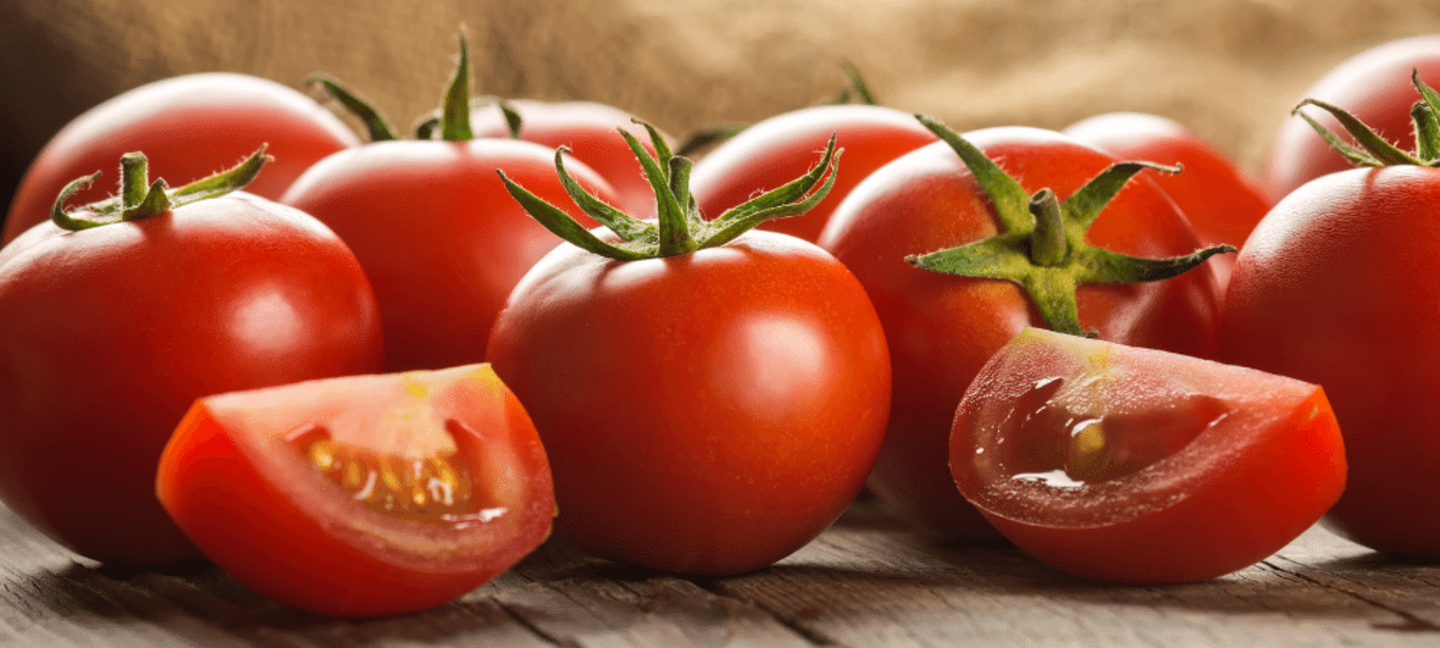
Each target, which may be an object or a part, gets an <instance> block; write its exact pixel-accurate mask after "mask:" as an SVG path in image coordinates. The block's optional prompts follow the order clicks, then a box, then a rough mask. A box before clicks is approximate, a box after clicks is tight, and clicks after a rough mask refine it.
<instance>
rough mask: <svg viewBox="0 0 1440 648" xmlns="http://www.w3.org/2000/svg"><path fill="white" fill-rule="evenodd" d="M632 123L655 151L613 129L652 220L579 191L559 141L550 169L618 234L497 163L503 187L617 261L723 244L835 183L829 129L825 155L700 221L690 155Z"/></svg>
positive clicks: (550, 223) (554, 225)
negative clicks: (632, 161) (652, 206)
mask: <svg viewBox="0 0 1440 648" xmlns="http://www.w3.org/2000/svg"><path fill="white" fill-rule="evenodd" d="M636 123H638V124H640V125H641V126H643V127H644V128H645V130H646V132H647V133H648V134H649V136H650V141H651V146H653V147H654V149H655V153H654V154H651V153H650V152H649V151H647V150H646V148H645V146H644V145H642V144H641V143H640V140H638V139H636V138H635V136H634V135H631V134H630V133H629V132H628V131H626V130H625V129H624V128H617V129H616V130H617V131H618V132H619V133H620V136H621V137H623V138H625V142H626V144H627V145H628V146H629V147H630V150H631V152H633V153H634V154H635V157H636V159H638V160H639V161H640V166H641V167H642V168H643V169H644V172H645V177H646V178H647V179H648V180H649V181H650V187H651V189H653V190H654V191H655V198H656V201H655V202H656V207H657V210H658V211H657V214H658V218H657V220H656V221H655V222H653V223H652V222H647V221H642V220H640V219H637V218H635V217H633V216H630V215H628V214H625V213H624V212H622V211H620V210H618V209H616V208H614V207H612V206H610V205H607V204H605V203H604V202H603V201H601V200H600V199H598V198H596V197H595V196H593V195H591V194H590V193H589V192H587V191H585V189H584V187H581V186H580V184H579V183H578V182H576V181H575V179H574V178H572V177H571V176H570V174H569V173H568V172H566V171H565V164H564V156H563V154H564V153H566V152H568V149H565V148H563V147H562V148H561V149H559V150H557V151H556V153H555V170H556V172H557V173H559V175H560V182H561V184H562V185H563V186H564V187H565V190H566V191H567V192H568V193H569V194H570V197H571V198H572V199H573V200H574V201H575V204H576V206H578V207H579V208H580V209H581V211H583V212H585V213H586V214H588V215H589V216H590V217H591V218H594V219H595V220H596V221H597V222H599V223H601V224H603V225H604V226H605V227H607V228H609V229H610V231H611V232H613V233H614V234H615V235H616V236H617V237H619V239H620V240H619V241H618V242H611V241H606V240H604V239H603V238H601V237H600V236H599V235H597V234H596V233H594V232H591V231H590V230H587V229H585V228H584V227H581V226H580V224H579V223H577V222H575V219H573V218H571V217H570V215H569V214H566V213H565V211H564V210H562V209H560V208H559V207H556V206H554V205H552V204H550V203H549V202H546V201H545V200H544V199H542V198H540V197H539V196H536V195H535V194H533V193H531V192H530V191H529V190H527V189H525V188H524V187H522V186H520V185H519V184H516V183H515V182H514V181H512V180H510V178H509V177H507V176H506V175H505V172H504V171H503V170H497V171H496V172H497V173H498V174H499V175H500V180H501V181H502V182H504V183H505V188H506V190H508V191H509V192H510V195H511V196H513V197H514V198H515V200H516V201H517V202H519V203H520V205H521V206H522V207H524V208H525V211H526V212H528V213H529V214H530V216H531V217H533V218H534V219H535V220H536V221H538V222H539V223H540V224H541V225H544V226H545V228H546V229H548V230H550V231H551V232H552V233H554V234H555V235H556V236H559V237H560V238H562V239H564V240H566V241H568V242H570V243H571V244H573V245H575V246H577V247H579V248H581V249H584V250H587V251H589V252H593V253H595V254H599V255H601V256H605V257H608V258H611V259H616V260H621V261H633V260H637V259H653V258H665V257H674V256H680V255H683V254H688V253H690V252H693V251H695V250H698V249H702V248H708V247H716V246H719V245H724V244H725V243H728V242H730V241H732V240H734V239H735V238H736V237H738V236H740V235H741V234H744V233H745V232H747V231H749V230H751V229H754V228H755V227H756V226H758V225H760V224H761V223H763V222H765V221H768V220H773V219H776V218H786V217H789V216H798V215H800V214H803V213H805V212H806V211H809V210H810V209H811V208H813V207H814V206H815V205H816V204H817V203H819V202H820V201H821V200H823V199H824V198H825V196H826V195H828V194H829V193H830V189H831V187H833V186H834V184H835V173H836V170H837V168H838V165H839V157H840V152H841V151H840V150H837V149H836V148H835V139H836V138H835V135H833V134H832V135H831V136H830V142H829V144H827V145H826V147H825V153H824V157H823V158H822V159H821V160H820V162H819V163H818V164H816V165H815V166H814V167H811V169H810V171H809V172H807V173H806V174H805V175H803V176H801V177H799V178H796V179H795V180H792V181H790V182H788V183H786V184H784V185H782V186H780V187H778V188H776V189H772V190H770V191H767V192H765V193H763V194H760V195H759V196H756V197H754V198H752V199H750V200H748V201H746V202H745V203H743V204H740V205H738V206H736V207H733V208H731V209H729V210H726V211H725V212H724V213H722V214H720V215H719V216H718V217H716V218H715V219H714V220H710V221H707V220H705V219H704V218H703V217H702V216H701V214H700V209H699V207H698V206H697V205H696V203H695V198H694V196H693V195H692V194H691V192H690V168H691V162H690V160H689V159H688V158H685V157H682V156H678V155H675V154H674V153H672V152H671V150H670V147H669V145H668V144H666V143H665V138H664V137H663V136H662V135H661V134H660V132H659V131H658V130H656V129H655V127H654V126H651V125H650V124H647V123H645V122H641V121H639V120H636Z"/></svg>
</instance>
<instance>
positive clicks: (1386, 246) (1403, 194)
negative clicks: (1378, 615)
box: [1220, 167, 1440, 555]
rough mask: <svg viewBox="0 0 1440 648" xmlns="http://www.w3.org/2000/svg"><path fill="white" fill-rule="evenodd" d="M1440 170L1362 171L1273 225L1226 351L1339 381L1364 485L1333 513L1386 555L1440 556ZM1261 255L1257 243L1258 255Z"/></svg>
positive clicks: (1335, 177)
mask: <svg viewBox="0 0 1440 648" xmlns="http://www.w3.org/2000/svg"><path fill="white" fill-rule="evenodd" d="M1437 210H1440V170H1435V169H1426V168H1419V167H1384V168H1380V169H1373V170H1371V169H1352V170H1350V171H1344V172H1340V173H1336V174H1332V175H1328V176H1325V177H1323V178H1320V179H1317V180H1314V181H1312V182H1310V183H1308V184H1306V185H1304V186H1302V187H1300V188H1299V189H1296V190H1295V191H1294V192H1292V193H1291V195H1289V196H1287V197H1286V198H1285V199H1284V200H1281V201H1280V203H1279V204H1277V205H1276V206H1275V209H1274V210H1273V211H1271V213H1270V215H1269V216H1266V218H1265V220H1264V221H1261V223H1260V226H1259V227H1257V228H1256V229H1255V234H1254V235H1253V236H1252V237H1251V243H1250V244H1249V245H1247V246H1246V249H1245V250H1244V251H1242V253H1241V254H1240V257H1239V259H1238V260H1237V262H1236V267H1235V275H1234V277H1233V279H1232V282H1231V286H1232V287H1231V290H1230V293H1229V296H1228V297H1227V299H1226V305H1225V312H1224V316H1223V317H1222V319H1221V324H1220V340H1221V346H1220V349H1221V357H1222V358H1223V359H1224V360H1226V361H1228V362H1234V363H1237V364H1243V365H1247V366H1252V367H1257V368H1260V369H1264V370H1266V371H1272V372H1275V373H1280V374H1284V375H1288V376H1294V377H1297V378H1300V379H1302V380H1307V381H1311V382H1316V383H1319V384H1322V385H1324V386H1325V390H1326V392H1327V393H1329V394H1330V398H1331V400H1332V401H1333V402H1334V404H1335V413H1336V415H1337V416H1338V417H1340V421H1341V423H1342V425H1343V426H1344V429H1345V434H1346V446H1347V451H1348V452H1349V457H1350V465H1351V471H1350V475H1351V476H1350V484H1349V486H1348V487H1347V488H1346V491H1345V494H1344V495H1343V496H1342V497H1341V498H1340V502H1339V503H1338V504H1336V505H1335V509H1334V510H1333V511H1332V512H1331V513H1330V515H1329V516H1327V518H1326V522H1327V524H1328V525H1329V526H1330V527H1331V528H1333V529H1334V530H1336V531H1338V532H1339V533H1340V534H1342V535H1344V536H1346V537H1348V538H1350V539H1352V540H1355V541H1356V542H1359V543H1361V544H1364V545H1366V546H1368V547H1372V548H1375V549H1381V550H1385V551H1394V552H1403V553H1423V554H1430V555H1440V514H1437V512H1440V493H1437V492H1436V490H1435V489H1434V488H1432V487H1431V484H1432V483H1433V481H1434V479H1435V476H1436V475H1440V430H1437V428H1436V427H1435V424H1434V421H1433V419H1434V417H1433V415H1432V412H1431V411H1430V407H1429V406H1430V404H1432V403H1434V402H1436V400H1437V399H1440V382H1437V381H1436V380H1435V369H1434V368H1435V366H1436V363H1440V337H1437V336H1436V335H1435V332H1434V330H1433V329H1432V327H1431V326H1430V325H1429V322H1432V321H1434V319H1433V318H1434V317H1437V316H1440V303H1437V302H1436V300H1434V299H1430V298H1428V297H1423V296H1424V295H1428V294H1431V293H1432V292H1433V291H1435V290H1437V289H1440V286H1437V285H1436V279H1435V278H1436V277H1440V261H1437V260H1436V259H1435V257H1434V254H1433V244H1432V242H1431V241H1432V238H1431V237H1434V236H1440V220H1437V219H1436V218H1434V214H1435V213H1436V212H1437ZM1252 248H1253V249H1252Z"/></svg>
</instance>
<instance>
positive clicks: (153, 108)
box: [0, 72, 360, 242]
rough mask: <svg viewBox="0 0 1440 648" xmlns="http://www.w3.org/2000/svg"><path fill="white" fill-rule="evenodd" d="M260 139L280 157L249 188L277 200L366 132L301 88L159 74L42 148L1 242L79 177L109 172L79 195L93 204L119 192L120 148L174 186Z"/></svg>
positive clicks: (79, 201)
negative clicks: (141, 156)
mask: <svg viewBox="0 0 1440 648" xmlns="http://www.w3.org/2000/svg"><path fill="white" fill-rule="evenodd" d="M261 144H268V148H267V151H268V153H269V154H270V156H271V157H273V158H274V160H273V161H271V162H269V163H267V164H266V165H265V169H264V171H262V172H261V173H260V174H259V175H258V176H256V178H255V180H254V181H252V182H251V183H250V184H249V185H247V186H246V191H248V192H250V193H252V194H256V195H258V196H261V197H264V198H269V199H272V200H273V199H276V198H279V197H280V194H281V193H283V192H284V191H285V188H286V187H288V186H290V183H292V182H294V181H295V178H296V177H298V176H299V175H300V173H301V172H303V171H304V170H305V169H306V168H307V167H309V166H310V165H311V164H314V163H315V162H316V161H317V160H319V159H321V158H323V157H325V156H327V155H329V154H331V153H334V152H335V151H339V150H341V149H344V148H347V147H351V146H357V145H359V144H360V138H359V137H358V136H356V135H355V133H354V132H353V131H351V130H350V128H349V127H348V126H346V125H345V122H343V121H341V120H340V118H339V117H336V116H335V115H334V114H332V113H330V112H329V111H328V110H326V109H325V108H324V107H323V106H321V105H320V104H318V103H316V102H315V101H313V100H311V99H310V98H309V97H307V96H305V95H304V94H302V93H301V92H299V91H298V90H294V89H292V88H290V87H289V86H285V85H282V84H279V83H275V82H273V81H269V80H266V79H261V78H258V77H253V76H248V75H244V74H234V73H225V72H210V73H201V74H187V75H182V76H178V77H173V78H170V79H165V80H161V81H156V82H154V83H150V84H147V85H143V86H140V87H138V88H135V89H133V90H130V91H128V92H125V93H122V94H120V95H117V96H115V97H113V98H111V99H109V100H108V101H105V102H104V103H101V104H99V105H97V106H95V107H93V108H91V109H90V110H88V111H86V112H85V113H83V114H81V115H80V116H79V117H76V118H75V119H74V120H72V121H71V122H70V123H69V124H67V125H66V126H65V127H64V128H62V129H61V130H60V132H58V133H56V134H55V136H54V137H53V138H51V140H50V142H49V143H47V144H46V145H45V147H44V148H43V149H41V151H40V154H39V155H38V156H37V157H36V158H35V161H34V162H33V163H31V165H30V169H29V170H28V171H26V172H25V176H24V177H23V178H22V179H21V180H20V184H19V185H18V186H17V187H16V188H15V197H14V199H13V200H12V201H11V204H10V211H9V215H8V216H7V217H6V219H5V229H4V233H3V237H0V242H9V241H11V240H13V239H14V238H15V237H17V236H19V235H20V233H21V232H24V231H25V230H26V229H29V228H30V227H31V226H33V225H35V224H37V223H41V222H43V221H45V220H46V219H48V218H49V217H50V208H51V206H53V205H54V203H55V197H56V196H58V195H60V190H61V188H63V187H64V186H65V185H67V184H69V183H70V181H72V180H74V179H76V178H79V177H82V176H87V175H90V174H92V173H95V172H96V171H101V170H103V171H105V177H106V178H110V179H111V180H102V181H101V182H97V183H95V184H94V185H92V186H91V187H90V188H89V189H82V190H80V191H78V192H76V193H75V195H74V197H73V198H72V199H71V200H70V201H69V203H68V204H70V205H85V204H89V203H92V202H96V201H99V200H102V199H104V198H106V197H107V196H109V195H110V194H112V193H114V192H115V185H114V184H113V179H114V178H115V175H114V172H113V170H114V169H115V168H116V161H117V160H119V159H120V156H121V155H123V154H125V153H129V152H132V151H140V152H143V153H144V154H145V156H146V157H147V158H148V159H149V161H150V166H151V168H153V169H159V170H162V171H164V173H165V179H166V180H167V181H168V182H169V183H170V186H172V187H178V186H180V185H182V184H186V183H188V182H190V181H192V180H199V179H200V178H203V177H206V176H209V175H210V174H212V173H214V172H215V171H216V170H218V169H220V168H223V167H225V166H228V165H230V164H232V163H234V162H237V161H239V160H241V159H243V158H244V157H245V156H247V155H249V154H250V153H251V152H252V151H254V150H255V149H257V148H259V147H260V145H261Z"/></svg>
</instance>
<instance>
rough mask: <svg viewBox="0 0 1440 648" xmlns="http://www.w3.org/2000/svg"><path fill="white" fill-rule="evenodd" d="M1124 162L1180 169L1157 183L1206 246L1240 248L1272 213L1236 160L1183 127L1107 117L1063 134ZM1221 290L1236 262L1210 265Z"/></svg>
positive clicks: (1130, 116) (1144, 118)
mask: <svg viewBox="0 0 1440 648" xmlns="http://www.w3.org/2000/svg"><path fill="white" fill-rule="evenodd" d="M1062 132H1063V133H1065V134H1066V135H1069V136H1071V137H1074V138H1075V139H1078V140H1080V141H1082V142H1085V143H1086V144H1090V145H1091V146H1095V147H1097V148H1099V149H1100V150H1102V151H1105V152H1106V153H1109V154H1110V155H1112V156H1114V157H1115V158H1117V159H1121V160H1145V161H1150V162H1158V163H1161V164H1169V165H1179V166H1181V167H1183V169H1184V170H1183V171H1181V172H1180V173H1175V174H1169V175H1155V176H1152V177H1154V178H1155V183H1156V184H1158V185H1160V188H1161V189H1163V190H1164V191H1165V194H1166V195H1168V196H1170V199H1171V200H1174V201H1175V204H1176V205H1177V206H1178V207H1180V211H1181V212H1184V214H1185V217H1186V218H1188V219H1189V220H1190V224H1191V226H1193V227H1194V228H1195V234H1196V235H1197V236H1198V237H1199V239H1200V242H1201V243H1202V244H1204V245H1217V244H1220V243H1228V244H1230V245H1233V246H1235V247H1236V248H1239V247H1240V246H1242V245H1244V244H1245V239H1246V238H1247V237H1249V236H1250V230H1253V229H1255V224H1256V223H1258V222H1260V219H1261V218H1264V217H1265V212H1267V211H1270V205H1271V203H1270V201H1269V200H1267V199H1266V198H1265V195H1264V194H1263V193H1261V191H1260V187H1259V185H1258V184H1257V183H1256V182H1255V181H1254V180H1252V179H1251V178H1250V177H1249V176H1248V175H1247V174H1246V173H1245V172H1244V171H1242V170H1240V168H1239V166H1238V165H1237V164H1236V163H1235V161H1234V160H1231V159H1230V157H1229V156H1227V155H1226V154H1225V153H1224V152H1222V151H1220V150H1219V149H1217V148H1215V147H1214V146H1213V145H1211V144H1210V143H1209V142H1207V141H1205V140H1204V139H1202V138H1201V137H1200V136H1199V135H1196V134H1195V133H1193V132H1191V131H1190V130H1189V129H1187V128H1185V127H1184V126H1182V125H1180V124H1179V123H1177V122H1175V121H1172V120H1169V119H1166V118H1164V117H1159V116H1156V115H1147V114H1144V113H1107V114H1104V115H1096V116H1094V117H1091V118H1089V119H1085V120H1082V121H1079V122H1076V123H1074V124H1071V125H1070V126H1069V127H1067V128H1066V129H1065V130H1064V131H1062ZM1210 263H1211V265H1213V266H1214V267H1215V270H1216V272H1217V273H1218V274H1219V278H1220V285H1222V286H1223V285H1225V284H1226V283H1227V282H1228V281H1229V278H1230V270H1231V267H1232V266H1233V265H1234V257H1231V256H1228V255H1226V256H1220V257H1217V258H1215V259H1214V260H1213V261H1211V262H1210Z"/></svg>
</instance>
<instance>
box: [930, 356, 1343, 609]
mask: <svg viewBox="0 0 1440 648" xmlns="http://www.w3.org/2000/svg"><path fill="white" fill-rule="evenodd" d="M951 434H952V436H951V439H950V452H949V454H948V456H949V458H950V470H951V472H952V474H953V475H954V478H955V483H956V484H957V486H958V487H959V490H960V492H961V493H963V494H964V495H965V497H966V499H967V500H968V501H970V502H971V503H973V504H974V505H975V507H976V508H977V509H979V510H980V512H981V513H982V514H983V515H984V516H985V518H986V519H987V520H989V521H990V522H991V523H992V524H994V525H995V527H996V528H997V529H999V530H1000V532H1001V533H1003V534H1004V535H1005V537H1006V538H1009V539H1010V540H1011V541H1012V542H1014V543H1015V545H1016V546H1017V547H1019V548H1020V549H1022V550H1024V551H1025V552H1026V553H1029V554H1030V555H1031V556H1034V557H1035V558H1037V559H1039V560H1041V561H1043V562H1046V563H1048V564H1050V565H1052V566H1054V567H1057V568H1059V569H1062V570H1064V571H1067V572H1070V573H1073V574H1078V575H1081V576H1085V577H1089V578H1095V579H1100V580H1107V581H1122V582H1139V583H1173V582H1186V581H1196V580H1203V579H1207V578H1212V577H1215V576H1220V575H1223V574H1227V573H1229V572H1232V571H1236V570H1238V569H1242V568H1244V567H1247V566H1250V565H1252V564H1254V563H1256V562H1259V561H1260V560H1262V559H1264V558H1265V557H1266V556H1269V555H1271V554H1272V553H1274V552H1275V551H1277V550H1279V549H1280V548H1281V547H1283V546H1285V545H1286V544H1288V543H1289V542H1290V541H1291V540H1294V539H1295V538H1296V537H1297V536H1299V535H1300V534H1301V533H1302V532H1304V531H1305V530H1306V529H1307V528H1309V527H1310V526H1311V525H1313V524H1314V523H1315V522H1316V521H1317V520H1318V519H1320V516H1321V515H1323V514H1324V513H1325V510H1326V509H1327V508H1329V507H1330V505H1331V504H1334V503H1335V500H1336V498H1338V497H1339V496H1340V492H1341V491H1342V490H1343V489H1344V488H1345V470H1346V464H1345V447H1344V444H1343V442H1342V440H1341V435H1340V428H1339V426H1338V425H1337V423H1336V420H1335V414H1334V412H1332V411H1331V409H1330V404H1329V402H1328V401H1327V400H1326V398H1325V392H1324V391H1323V390H1321V388H1320V387H1318V386H1316V385H1313V384H1310V383H1305V382H1302V381H1299V380H1294V379H1291V378H1284V377H1281V376H1276V375H1273V374H1266V373H1264V372H1260V371H1256V370H1253V369H1247V368H1244V367H1236V366H1233V365H1224V364H1220V363H1218V362H1213V361H1207V360H1200V359H1197V358H1192V357H1189V356H1182V355H1178V354H1173V353H1166V352H1163V351H1155V350H1151V349H1141V348H1137V347H1129V346H1125V345H1120V344H1114V343H1109V342H1102V341H1099V340H1091V339H1085V338H1081V337H1077V336H1073V335H1064V334H1060V333H1054V332H1050V331H1045V330H1040V329H1026V330H1025V331H1022V332H1021V333H1020V335H1018V336H1016V338H1015V339H1014V340H1012V341H1011V342H1010V343H1008V344H1007V345H1006V346H1004V347H1002V348H1001V350H1000V351H999V352H998V353H996V355H995V357H994V358H993V359H991V360H990V362H988V363H987V364H986V365H985V366H984V367H983V368H982V369H981V370H980V373H979V374H977V375H976V376H975V381H974V382H973V383H972V385H971V387H970V389H969V390H967V391H966V392H965V397H964V399H963V400H962V401H961V402H960V407H959V409H958V410H957V411H956V414H955V421H954V426H953V431H952V433H951Z"/></svg>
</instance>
